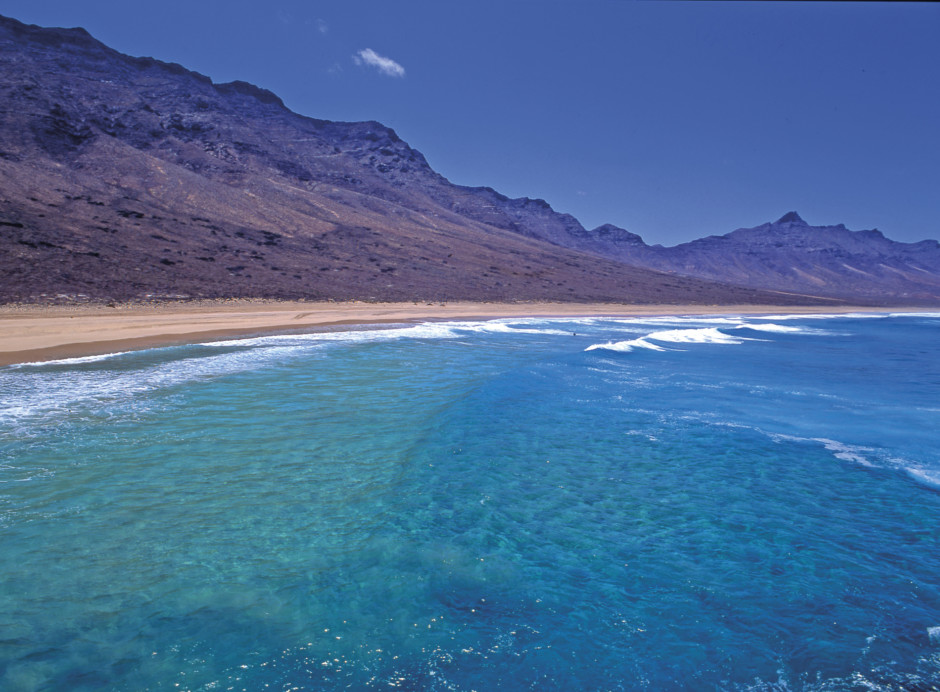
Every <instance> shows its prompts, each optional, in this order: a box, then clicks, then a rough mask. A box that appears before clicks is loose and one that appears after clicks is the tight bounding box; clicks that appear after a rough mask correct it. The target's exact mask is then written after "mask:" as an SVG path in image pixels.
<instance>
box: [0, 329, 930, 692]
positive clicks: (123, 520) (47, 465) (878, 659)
mask: <svg viewBox="0 0 940 692" xmlns="http://www.w3.org/2000/svg"><path fill="white" fill-rule="evenodd" d="M0 556H2V562H0V689H3V690H5V691H18V690H29V691H32V690H68V691H70V692H71V691H84V690H135V691H136V690H251V691H255V690H343V689H350V690H368V689H399V690H478V691H480V692H484V691H487V690H736V691H743V690H749V691H750V690H754V691H757V690H769V691H775V692H783V691H787V690H826V691H836V690H885V691H886V690H918V691H926V690H937V689H940V314H854V315H846V316H795V315H787V314H781V315H770V316H763V317H735V316H716V317H658V318H649V317H647V318H631V319H608V318H590V319H541V318H540V319H502V320H491V321H484V322H447V323H441V322H438V323H429V324H419V325H405V326H397V327H391V328H387V329H372V330H365V331H333V332H327V333H318V334H285V335H278V336H265V337H259V338H250V339H240V340H230V341H217V342H211V343H202V344H192V345H187V346H178V347H170V348H158V349H151V350H144V351H136V352H128V353H117V354H112V355H107V356H98V357H90V358H77V359H70V360H63V361H56V362H50V363H42V364H25V365H17V366H9V367H5V368H0Z"/></svg>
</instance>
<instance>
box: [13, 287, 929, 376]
mask: <svg viewBox="0 0 940 692" xmlns="http://www.w3.org/2000/svg"><path fill="white" fill-rule="evenodd" d="M886 310H888V308H877V309H875V308H865V307H859V308H849V307H844V306H841V307H838V308H820V307H806V306H793V307H785V306H760V305H721V306H719V305H623V304H612V303H600V304H583V303H471V302H453V303H441V304H438V303H363V302H349V303H304V302H277V301H253V300H232V301H206V302H187V303H167V304H156V305H117V306H114V307H107V306H103V305H78V306H21V305H10V306H0V366H2V365H11V364H14V363H28V362H37V361H45V360H55V359H60V358H75V357H80V356H91V355H99V354H103V353H114V352H118V351H127V350H133V349H142V348H152V347H155V346H168V345H173V344H182V343H191V342H194V341H204V340H213V339H223V338H233V337H248V336H255V335H259V334H271V333H278V332H292V331H306V332H310V331H317V330H324V329H331V328H335V327H337V326H341V325H349V326H350V327H353V326H354V325H363V326H366V325H372V326H374V325H380V324H401V323H414V322H426V321H436V320H480V319H492V318H499V317H565V316H568V317H571V316H591V315H597V316H601V315H603V316H623V317H630V316H637V315H714V314H750V315H755V314H780V313H801V314H803V313H845V312H860V311H877V312H884V311H886ZM898 310H902V311H903V310H911V309H910V308H898Z"/></svg>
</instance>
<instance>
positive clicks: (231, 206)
mask: <svg viewBox="0 0 940 692" xmlns="http://www.w3.org/2000/svg"><path fill="white" fill-rule="evenodd" d="M706 240H707V239H706ZM660 250H662V249H656V248H649V247H648V246H646V244H645V243H643V241H642V240H641V239H640V238H639V237H638V236H635V235H634V234H631V233H629V232H627V231H624V230H622V229H618V228H616V227H613V226H602V227H600V228H598V229H594V230H593V231H588V230H586V229H584V228H583V227H582V226H581V224H580V223H578V221H577V220H576V219H574V218H573V217H571V216H569V215H565V214H559V213H556V212H555V211H554V210H552V208H551V207H550V206H549V205H548V204H547V203H546V202H544V201H542V200H531V199H526V198H523V199H509V198H507V197H505V196H503V195H501V194H499V193H498V192H496V191H494V190H492V189H490V188H468V187H462V186H459V185H454V184H452V183H450V182H449V181H448V180H446V179H445V178H443V177H442V176H441V175H439V174H438V173H436V172H435V171H433V170H432V169H431V168H430V166H429V165H428V163H427V161H426V160H425V159H424V157H423V156H422V155H421V153H420V152H418V151H416V150H415V149H413V148H411V147H410V146H409V145H408V144H406V143H405V142H403V141H402V140H401V139H400V138H399V137H398V136H397V135H396V134H395V132H394V131H392V130H391V129H389V128H387V127H384V126H383V125H381V124H379V123H376V122H363V123H339V122H330V121H325V120H316V119H312V118H307V117H304V116H301V115H298V114H296V113H293V112H291V111H290V110H288V109H287V108H286V107H285V106H284V105H283V103H281V101H280V99H278V97H277V96H275V95H274V94H272V93H271V92H268V91H265V90H263V89H260V88H258V87H255V86H252V85H250V84H247V83H244V82H232V83H227V84H214V83H212V81H211V80H210V79H209V78H207V77H205V76H203V75H200V74H198V73H195V72H191V71H188V70H186V69H184V68H183V67H181V66H179V65H176V64H170V63H163V62H160V61H157V60H154V59H151V58H134V57H129V56H126V55H123V54H120V53H118V52H116V51H114V50H112V49H110V48H108V47H107V46H105V45H103V44H101V43H100V42H98V41H96V40H95V39H93V38H92V37H91V36H89V35H88V34H87V33H86V32H85V31H84V30H82V29H44V28H39V27H34V26H27V25H24V24H21V23H19V22H17V21H15V20H12V19H5V18H0V301H7V302H8V301H14V300H22V301H44V300H54V299H58V298H62V299H75V298H76V297H77V298H83V297H84V298H87V299H90V300H125V299H136V298H142V297H148V296H153V297H173V296H186V297H279V298H306V299H328V298H335V299H352V298H357V299H375V300H448V299H457V298H462V299H473V300H567V301H624V302H637V303H667V304H668V303H704V304H730V303H752V304H753V303H769V304H797V303H805V304H816V303H832V302H838V301H840V300H846V299H847V300H851V299H853V298H858V296H837V297H835V301H834V298H833V294H828V293H826V292H825V291H820V290H818V286H817V287H813V286H810V287H809V290H804V284H800V285H799V286H798V287H797V286H796V285H795V284H787V283H786V282H782V283H777V284H774V285H772V286H771V285H768V286H767V287H766V288H759V289H758V288H754V287H753V286H751V285H748V282H749V281H750V279H749V278H747V277H745V276H743V275H742V274H727V275H723V274H721V272H719V271H718V263H717V261H716V262H714V263H713V267H712V268H713V269H714V270H715V275H709V276H704V275H702V277H701V278H696V277H693V276H686V275H685V274H686V273H687V272H688V271H689V270H688V269H687V268H682V267H680V268H678V269H677V266H678V265H677V264H676V263H674V262H673V263H670V262H666V261H664V260H662V259H661V257H660ZM669 250H673V249H669ZM657 262H659V264H657ZM692 264H694V263H692ZM881 298H882V296H878V300H880V299H881ZM872 300H873V301H874V302H877V300H874V299H872Z"/></svg>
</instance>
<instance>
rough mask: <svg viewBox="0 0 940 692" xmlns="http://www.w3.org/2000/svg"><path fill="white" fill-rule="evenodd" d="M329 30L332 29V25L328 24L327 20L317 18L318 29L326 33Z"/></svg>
mask: <svg viewBox="0 0 940 692" xmlns="http://www.w3.org/2000/svg"><path fill="white" fill-rule="evenodd" d="M329 30H330V27H329V26H327V23H326V22H325V21H323V20H322V19H318V20H317V31H319V32H320V33H321V34H324V35H325V34H326V33H327V32H328V31H329Z"/></svg>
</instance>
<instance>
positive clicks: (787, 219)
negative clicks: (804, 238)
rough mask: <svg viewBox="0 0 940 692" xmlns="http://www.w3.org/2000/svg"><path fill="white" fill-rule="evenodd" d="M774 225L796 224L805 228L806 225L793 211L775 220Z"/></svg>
mask: <svg viewBox="0 0 940 692" xmlns="http://www.w3.org/2000/svg"><path fill="white" fill-rule="evenodd" d="M774 223H798V224H800V225H802V226H807V225H808V224H807V223H806V222H805V221H804V220H803V218H802V217H801V216H800V215H799V214H797V213H796V212H795V211H788V212H787V213H786V214H784V215H783V216H781V217H780V218H779V219H777V220H776V221H775V222H774Z"/></svg>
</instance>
